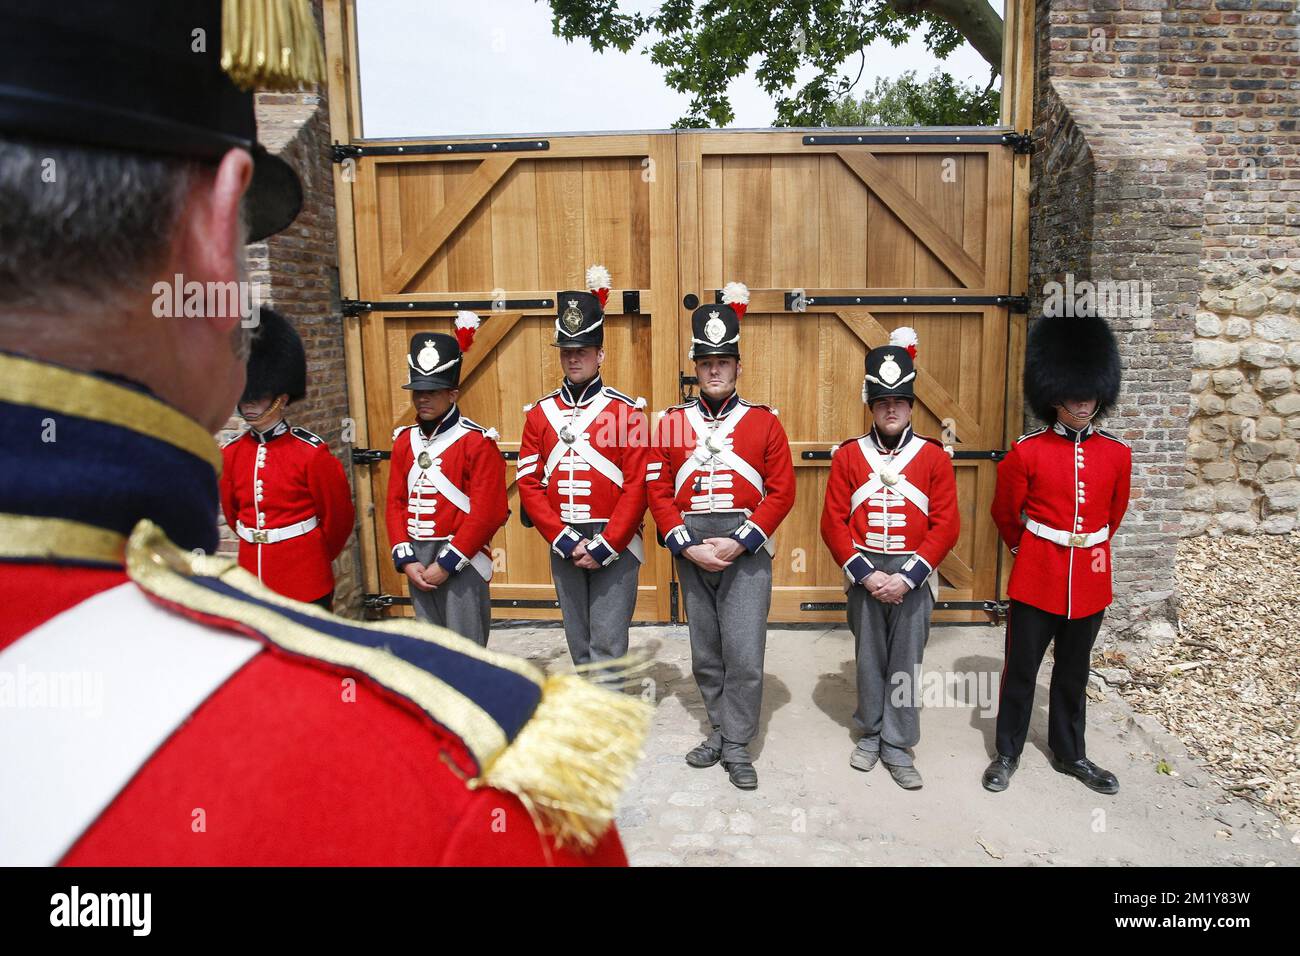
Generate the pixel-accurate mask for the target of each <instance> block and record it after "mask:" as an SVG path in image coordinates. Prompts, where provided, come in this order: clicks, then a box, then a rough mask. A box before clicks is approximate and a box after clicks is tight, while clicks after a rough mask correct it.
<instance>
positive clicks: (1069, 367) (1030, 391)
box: [1025, 316, 1120, 425]
mask: <svg viewBox="0 0 1300 956" xmlns="http://www.w3.org/2000/svg"><path fill="white" fill-rule="evenodd" d="M1119 385H1120V370H1119V346H1118V345H1117V344H1116V342H1115V333H1113V332H1112V331H1111V330H1110V326H1109V325H1107V324H1106V320H1105V319H1102V318H1095V317H1094V318H1076V317H1066V316H1049V317H1045V318H1041V319H1037V320H1036V321H1035V322H1034V324H1033V325H1032V326H1031V327H1030V329H1029V341H1028V344H1027V345H1026V347H1025V402H1026V403H1027V404H1028V405H1029V407H1030V408H1031V409H1033V412H1034V414H1035V415H1037V416H1038V417H1039V418H1041V419H1042V420H1043V421H1044V422H1046V423H1048V424H1049V425H1050V424H1051V423H1052V422H1054V421H1056V408H1055V406H1057V405H1060V404H1063V403H1064V402H1066V401H1067V400H1076V401H1077V400H1080V399H1088V398H1095V399H1096V400H1097V412H1096V415H1095V417H1096V418H1101V417H1102V416H1104V415H1105V414H1106V413H1107V412H1109V411H1110V410H1111V408H1113V407H1114V405H1115V401H1116V399H1118V398H1119Z"/></svg>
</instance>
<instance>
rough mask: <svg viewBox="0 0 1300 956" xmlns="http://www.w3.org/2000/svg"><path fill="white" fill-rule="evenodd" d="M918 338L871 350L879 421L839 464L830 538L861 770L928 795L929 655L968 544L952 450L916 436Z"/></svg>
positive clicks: (830, 490) (869, 395) (832, 482)
mask: <svg viewBox="0 0 1300 956" xmlns="http://www.w3.org/2000/svg"><path fill="white" fill-rule="evenodd" d="M915 358H916V332H915V331H913V330H912V329H911V328H907V327H903V328H899V329H895V330H894V332H893V334H892V335H891V336H890V344H889V345H885V346H882V347H880V348H877V349H872V350H871V351H870V352H868V353H867V361H866V366H867V371H866V377H865V379H864V380H863V383H862V400H863V401H864V402H866V403H867V404H868V405H869V406H870V408H871V414H872V417H873V419H874V425H873V427H872V429H871V431H869V432H868V433H867V434H865V435H863V436H861V437H860V438H854V439H850V440H848V441H846V442H842V443H841V444H840V445H839V446H837V448H836V450H835V456H834V458H833V459H832V460H831V474H830V479H829V481H828V483H827V486H826V502H825V504H824V505H823V507H822V520H821V532H822V540H823V541H825V542H826V546H827V547H828V548H829V549H830V552H831V554H832V555H833V556H834V558H835V561H836V563H838V564H839V565H840V567H842V568H843V569H844V574H845V576H846V577H847V578H848V587H847V595H846V596H847V601H848V615H849V627H850V628H851V630H852V631H853V636H854V639H855V643H854V656H855V657H856V659H857V669H858V709H857V713H855V714H854V720H855V721H856V722H857V724H858V726H859V727H861V728H862V737H861V738H860V739H859V740H858V745H857V747H856V748H854V750H853V754H852V755H851V756H850V758H849V765H850V766H852V767H854V768H855V769H857V770H863V771H868V770H871V769H872V768H873V767H874V766H875V765H876V762H877V761H878V760H881V761H883V762H884V764H885V766H886V767H888V768H889V772H890V775H891V776H892V777H893V778H894V781H895V782H896V783H897V784H898V785H899V786H900V787H902V788H903V789H904V790H919V789H921V773H920V771H918V770H917V769H916V766H915V764H914V755H913V753H912V748H913V747H915V746H916V743H917V741H919V740H920V739H921V700H920V694H921V686H920V684H921V681H920V678H921V659H922V656H923V655H924V653H925V644H926V641H927V640H928V639H929V636H930V612H931V611H932V610H933V609H934V602H935V598H936V597H937V596H938V590H939V584H938V578H937V576H936V574H935V569H936V568H938V567H939V562H940V561H942V560H943V559H944V557H945V556H946V555H947V554H948V552H949V551H951V550H952V546H953V545H954V544H956V543H957V535H958V533H959V532H960V530H961V520H960V517H959V515H958V513H957V482H956V479H955V478H954V477H953V472H952V461H951V459H950V458H949V456H948V454H947V452H945V451H944V448H943V445H942V444H941V443H940V442H938V441H936V440H935V439H933V438H925V437H922V436H921V435H918V434H916V433H915V432H914V431H912V424H911V422H912V403H913V402H914V401H915V400H916V399H915V394H914V391H913V388H914V383H915V380H916V369H915V366H914V364H913V363H914V361H915Z"/></svg>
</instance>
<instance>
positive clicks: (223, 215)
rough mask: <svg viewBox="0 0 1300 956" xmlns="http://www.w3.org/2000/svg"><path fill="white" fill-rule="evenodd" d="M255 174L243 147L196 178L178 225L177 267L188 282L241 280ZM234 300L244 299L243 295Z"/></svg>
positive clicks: (251, 161)
mask: <svg viewBox="0 0 1300 956" xmlns="http://www.w3.org/2000/svg"><path fill="white" fill-rule="evenodd" d="M252 178H253V157H252V156H250V155H249V154H248V152H247V151H246V150H243V149H232V150H229V151H228V152H227V153H226V154H225V156H223V157H222V158H221V162H219V163H218V164H217V165H216V167H215V168H212V169H205V170H204V171H203V172H202V173H201V174H200V175H198V176H196V177H194V180H193V182H192V184H191V186H190V191H189V196H188V197H187V200H186V203H185V211H184V212H183V213H182V215H181V218H180V222H179V223H178V225H177V231H178V236H177V246H178V249H179V251H180V253H181V262H179V263H178V265H179V266H181V268H182V269H183V270H184V272H185V273H187V274H186V275H185V281H187V282H188V281H191V280H194V281H199V282H233V281H236V280H238V279H239V278H240V268H239V266H240V262H241V260H242V257H243V254H244V240H245V232H246V230H245V228H244V226H243V225H242V223H241V221H240V219H241V217H240V205H241V203H242V202H243V197H244V192H245V191H246V190H247V189H248V184H249V183H250V182H251V181H252ZM218 298H222V299H224V298H226V297H224V296H223V297H218ZM233 298H234V299H235V301H236V302H238V301H239V300H240V297H239V296H235V297H233ZM208 318H209V319H213V318H217V319H229V318H232V316H208ZM233 318H236V319H238V318H239V316H233Z"/></svg>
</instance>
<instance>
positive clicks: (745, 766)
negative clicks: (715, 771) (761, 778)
mask: <svg viewBox="0 0 1300 956" xmlns="http://www.w3.org/2000/svg"><path fill="white" fill-rule="evenodd" d="M722 766H723V767H724V768H725V769H726V771H727V779H728V780H730V781H731V783H732V785H733V786H736V787H739V788H740V789H741V790H757V789H758V771H757V770H755V769H754V765H753V764H752V763H724V764H723V765H722Z"/></svg>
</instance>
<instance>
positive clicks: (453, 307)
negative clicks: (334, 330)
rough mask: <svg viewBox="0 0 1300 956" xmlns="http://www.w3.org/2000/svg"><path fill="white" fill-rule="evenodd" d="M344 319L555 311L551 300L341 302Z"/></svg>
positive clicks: (347, 300)
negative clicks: (379, 314) (402, 314)
mask: <svg viewBox="0 0 1300 956" xmlns="http://www.w3.org/2000/svg"><path fill="white" fill-rule="evenodd" d="M342 307H343V314H344V315H360V314H361V313H362V312H459V311H461V310H463V309H467V310H470V311H474V310H478V311H481V312H531V311H536V310H539V309H553V308H555V300H554V299H417V300H411V301H406V302H369V301H366V300H364V299H343V300H342Z"/></svg>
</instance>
